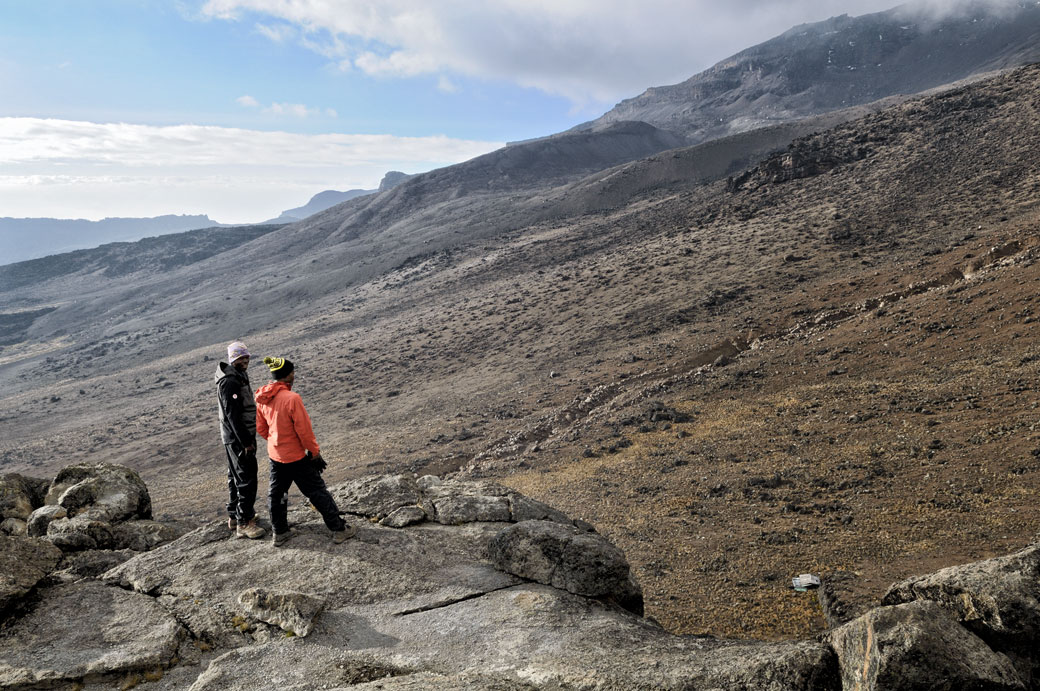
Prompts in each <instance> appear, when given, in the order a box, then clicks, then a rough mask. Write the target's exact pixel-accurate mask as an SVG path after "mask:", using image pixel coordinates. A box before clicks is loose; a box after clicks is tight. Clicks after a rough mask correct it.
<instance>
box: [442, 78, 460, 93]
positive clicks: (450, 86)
mask: <svg viewBox="0 0 1040 691" xmlns="http://www.w3.org/2000/svg"><path fill="white" fill-rule="evenodd" d="M437 89H438V90H440V91H443V92H444V93H446V94H455V93H458V92H459V87H458V85H457V84H456V83H455V82H453V81H451V80H450V79H448V78H447V77H445V76H444V75H443V74H442V75H441V76H440V77H439V78H438V79H437Z"/></svg>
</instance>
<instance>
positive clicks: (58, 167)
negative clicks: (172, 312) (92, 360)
mask: <svg viewBox="0 0 1040 691" xmlns="http://www.w3.org/2000/svg"><path fill="white" fill-rule="evenodd" d="M931 1H932V2H933V4H935V6H936V7H938V8H943V7H945V6H947V5H949V4H951V3H950V2H942V1H941V0H931ZM895 4H898V0H847V1H842V0H710V1H709V0H641V1H640V2H638V3H636V2H632V1H631V0H0V217H14V218H35V217H51V218H85V219H90V220H98V219H101V218H105V217H151V216H158V215H163V214H207V215H209V217H210V218H211V219H213V220H215V221H219V222H222V223H249V222H258V221H262V220H266V219H269V218H273V217H276V216H278V215H279V214H280V213H281V212H282V211H283V210H286V209H289V208H293V207H296V206H301V205H303V204H305V203H306V202H307V201H308V200H309V199H310V197H311V196H313V195H314V194H317V193H318V192H321V191H323V190H327V189H335V190H349V189H374V188H375V187H377V186H378V184H379V181H380V180H381V179H382V177H383V175H384V174H385V173H386V172H387V171H390V170H400V171H402V172H406V173H419V172H424V171H426V170H431V169H433V168H437V167H441V166H445V165H450V164H452V163H457V162H460V161H464V160H467V159H469V158H473V157H474V156H477V155H480V154H482V153H486V152H488V151H492V150H494V149H497V148H499V147H501V146H503V145H504V144H505V143H506V142H509V141H516V140H521V139H527V138H531V137H537V136H544V135H547V134H552V133H554V132H559V131H562V130H565V129H568V128H570V127H572V126H574V125H576V124H578V123H581V122H585V121H587V120H591V119H594V118H596V117H598V116H599V115H601V114H602V113H604V112H606V111H607V110H609V109H610V108H611V107H612V106H613V105H614V104H616V103H617V102H618V101H620V100H622V99H624V98H630V97H633V96H636V95H638V94H640V93H641V92H643V91H644V90H645V89H646V88H648V87H650V86H659V85H664V84H673V83H676V82H680V81H683V80H685V79H687V78H689V77H691V76H693V75H694V74H696V73H698V72H701V71H703V70H704V69H707V68H708V67H710V66H711V65H713V64H715V63H716V62H718V61H720V60H722V59H724V58H726V57H728V56H730V55H732V54H734V53H736V52H739V51H740V50H743V49H744V48H747V47H750V46H752V45H754V44H756V43H760V42H762V41H764V40H767V39H769V38H771V37H773V36H775V35H778V34H780V33H782V32H784V31H786V30H787V29H789V28H791V27H792V26H794V25H796V24H800V23H805V22H815V21H822V20H824V19H827V18H829V17H831V16H835V15H840V14H850V15H854V16H855V15H861V14H866V13H869V12H877V11H882V10H885V9H888V8H890V7H891V6H893V5H895Z"/></svg>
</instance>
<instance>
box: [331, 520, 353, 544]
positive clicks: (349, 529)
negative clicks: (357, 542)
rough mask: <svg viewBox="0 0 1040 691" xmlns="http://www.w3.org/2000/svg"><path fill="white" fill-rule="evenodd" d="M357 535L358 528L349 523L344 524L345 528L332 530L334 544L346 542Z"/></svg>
mask: <svg viewBox="0 0 1040 691" xmlns="http://www.w3.org/2000/svg"><path fill="white" fill-rule="evenodd" d="M355 535H357V528H355V527H354V526H352V525H350V524H349V523H348V524H347V525H345V526H343V530H333V531H332V542H333V544H336V545H338V544H340V543H342V542H346V541H347V540H349V539H350V538H352V537H354V536H355Z"/></svg>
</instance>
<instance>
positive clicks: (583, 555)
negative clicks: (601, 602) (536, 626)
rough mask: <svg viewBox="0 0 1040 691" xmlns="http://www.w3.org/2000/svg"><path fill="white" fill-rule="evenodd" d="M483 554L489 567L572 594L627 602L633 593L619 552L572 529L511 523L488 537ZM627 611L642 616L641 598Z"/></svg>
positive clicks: (552, 524)
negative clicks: (487, 558)
mask: <svg viewBox="0 0 1040 691" xmlns="http://www.w3.org/2000/svg"><path fill="white" fill-rule="evenodd" d="M488 554H489V556H490V558H491V563H492V564H494V565H495V568H498V569H501V570H503V571H505V572H507V573H511V574H513V575H515V576H519V577H521V578H525V579H528V580H532V581H535V582H537V583H544V584H546V585H551V586H553V587H555V588H561V589H563V590H566V591H567V592H569V593H574V594H575V595H584V596H586V597H614V598H616V599H618V600H620V601H622V602H625V603H629V602H630V601H632V600H633V599H635V592H638V591H637V590H636V588H635V587H634V586H633V582H632V578H631V575H630V573H629V566H628V560H627V559H625V555H624V553H623V552H622V551H621V550H620V549H618V548H617V547H615V546H614V545H612V544H611V543H610V542H608V541H607V539H606V538H604V537H602V536H600V535H597V534H595V533H588V532H584V531H581V530H579V529H577V528H574V527H573V526H566V525H563V524H561V523H555V522H553V521H522V522H520V523H515V524H513V525H511V526H509V527H508V528H505V529H503V530H502V531H500V532H499V533H498V534H497V535H495V537H494V538H492V540H491V543H490V544H489V546H488ZM634 591H635V592H634ZM631 608H632V609H633V610H634V611H637V612H638V613H639V614H642V598H641V597H639V598H638V600H637V601H636V602H635V603H632V605H631Z"/></svg>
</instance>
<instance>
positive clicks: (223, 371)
mask: <svg viewBox="0 0 1040 691" xmlns="http://www.w3.org/2000/svg"><path fill="white" fill-rule="evenodd" d="M224 377H231V378H233V379H241V380H242V381H244V382H246V383H249V375H247V374H246V373H245V372H242V371H240V370H239V369H238V368H237V367H235V366H234V365H229V364H228V363H226V362H223V361H221V362H218V363H217V371H216V372H214V373H213V383H214V384H219V383H220V380H221V379H223V378H224Z"/></svg>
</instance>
